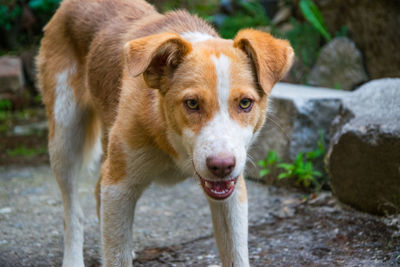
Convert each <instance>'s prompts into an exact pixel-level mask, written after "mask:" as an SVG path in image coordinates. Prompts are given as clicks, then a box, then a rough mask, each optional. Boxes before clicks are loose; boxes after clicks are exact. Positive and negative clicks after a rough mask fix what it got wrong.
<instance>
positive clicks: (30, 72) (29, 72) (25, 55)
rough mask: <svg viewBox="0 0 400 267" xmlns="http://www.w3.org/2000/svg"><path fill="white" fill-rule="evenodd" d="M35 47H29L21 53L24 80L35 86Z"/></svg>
mask: <svg viewBox="0 0 400 267" xmlns="http://www.w3.org/2000/svg"><path fill="white" fill-rule="evenodd" d="M37 52H38V51H37V49H36V48H35V49H30V50H27V51H24V52H22V53H21V60H22V66H23V70H24V74H25V80H26V81H25V82H26V84H29V85H30V86H31V87H34V86H35V83H36V65H35V56H36V55H37Z"/></svg>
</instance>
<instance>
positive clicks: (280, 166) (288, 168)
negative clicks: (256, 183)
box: [278, 163, 293, 170]
mask: <svg viewBox="0 0 400 267" xmlns="http://www.w3.org/2000/svg"><path fill="white" fill-rule="evenodd" d="M278 168H281V169H285V170H290V169H292V168H293V165H292V164H288V163H280V164H278Z"/></svg>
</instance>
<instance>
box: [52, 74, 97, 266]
mask: <svg viewBox="0 0 400 267" xmlns="http://www.w3.org/2000/svg"><path fill="white" fill-rule="evenodd" d="M74 73H75V67H71V68H67V69H66V70H64V71H63V72H61V73H59V74H57V76H56V79H55V81H56V84H55V100H54V108H53V112H51V113H49V112H48V115H49V126H50V134H49V154H50V162H51V167H52V169H53V172H54V175H55V177H56V180H57V183H58V185H59V187H60V190H61V195H62V202H63V206H64V218H63V223H64V259H63V266H65V267H67V266H68V267H70V266H71V267H79V266H84V261H83V240H84V239H83V215H82V210H81V207H80V203H79V196H78V180H79V178H80V175H81V171H82V169H83V166H84V162H85V160H86V156H85V154H88V153H87V152H88V146H90V145H92V146H91V148H93V146H94V144H95V141H94V140H90V139H93V133H94V132H97V134H98V131H96V130H93V127H94V124H96V123H94V118H93V115H92V113H91V112H89V109H87V108H83V107H81V106H80V105H78V103H77V101H76V100H75V97H74V93H73V88H72V87H71V86H70V84H71V82H70V81H71V76H73V75H74Z"/></svg>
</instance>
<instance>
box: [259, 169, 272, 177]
mask: <svg viewBox="0 0 400 267" xmlns="http://www.w3.org/2000/svg"><path fill="white" fill-rule="evenodd" d="M269 173H270V170H268V169H262V170H261V171H260V172H259V173H258V176H260V177H264V176H265V175H267V174H269Z"/></svg>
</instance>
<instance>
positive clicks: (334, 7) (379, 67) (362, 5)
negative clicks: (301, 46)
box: [316, 0, 400, 79]
mask: <svg viewBox="0 0 400 267" xmlns="http://www.w3.org/2000/svg"><path fill="white" fill-rule="evenodd" d="M316 4H317V5H318V6H319V8H320V10H321V13H322V15H323V17H324V20H325V22H326V24H327V27H328V30H329V32H330V33H332V34H334V33H336V32H338V31H339V30H340V29H341V28H342V27H346V28H347V30H348V35H349V36H351V39H352V40H354V42H355V43H356V45H357V47H358V48H359V49H360V50H361V51H362V52H363V55H364V60H365V63H366V68H367V72H368V74H369V76H370V77H371V78H372V79H377V78H383V77H400V68H399V64H400V53H399V52H398V50H399V40H400V31H399V28H400V16H399V14H400V1H394V0H379V1H373V0H370V1H358V0H316Z"/></svg>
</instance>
